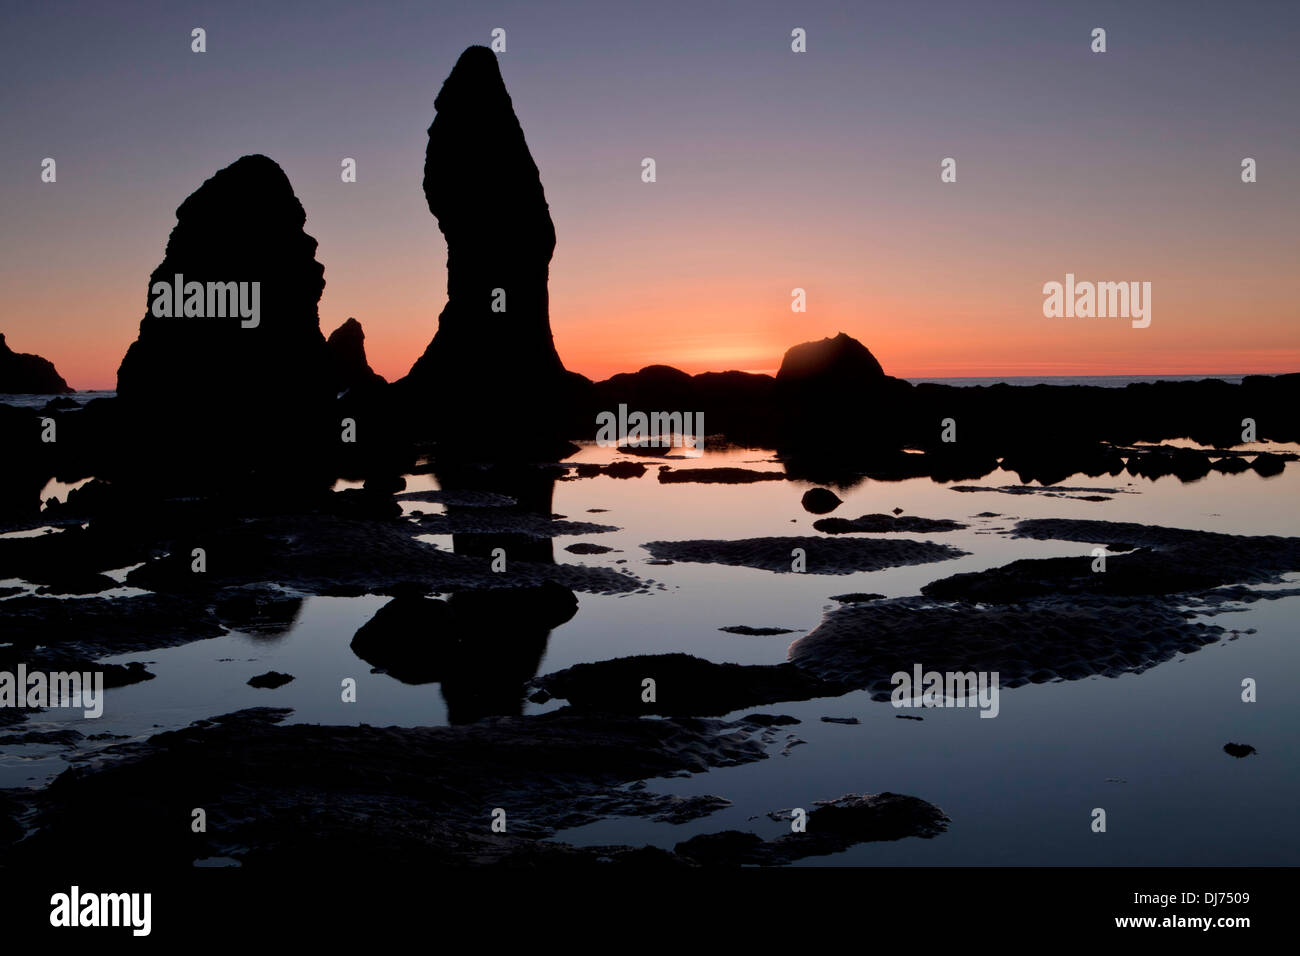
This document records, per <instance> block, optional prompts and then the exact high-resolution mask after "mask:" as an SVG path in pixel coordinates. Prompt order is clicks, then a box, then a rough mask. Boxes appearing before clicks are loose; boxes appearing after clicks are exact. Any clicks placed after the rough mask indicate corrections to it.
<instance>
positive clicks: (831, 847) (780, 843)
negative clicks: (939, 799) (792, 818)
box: [673, 792, 951, 866]
mask: <svg viewBox="0 0 1300 956" xmlns="http://www.w3.org/2000/svg"><path fill="white" fill-rule="evenodd" d="M817 804H818V805H817V809H815V810H812V811H811V812H810V813H809V814H808V821H807V825H808V828H807V830H806V831H805V832H803V833H787V834H785V835H783V836H779V837H777V838H776V839H774V840H764V839H763V838H762V837H760V836H758V835H757V834H754V833H745V832H742V831H739V830H725V831H723V832H721V833H706V834H701V835H699V836H695V837H692V838H691V839H689V840H684V841H683V842H681V843H679V844H677V846H675V847H674V848H673V851H674V852H675V853H677V854H678V855H679V856H683V857H686V858H687V859H689V860H692V861H693V862H696V863H700V864H704V865H712V866H740V865H742V864H758V865H761V866H777V865H782V864H786V863H791V862H793V861H795V860H801V859H805V858H807V857H810V856H826V855H829V854H832V853H839V852H841V851H843V850H847V849H848V848H849V847H851V846H856V845H857V844H860V843H873V842H879V841H887V840H902V839H904V838H906V837H919V838H921V839H931V838H933V837H936V836H938V835H940V834H941V833H943V832H944V831H946V830H947V829H948V824H949V823H950V822H951V821H950V820H949V819H948V816H947V814H945V813H944V812H943V811H942V810H940V809H939V808H938V807H936V806H935V805H934V804H931V803H927V802H926V801H924V800H921V799H920V798H918V797H912V796H907V795H905V794H900V793H888V792H886V793H866V794H861V795H859V794H845V795H844V796H842V797H840V798H839V799H838V800H821V801H817Z"/></svg>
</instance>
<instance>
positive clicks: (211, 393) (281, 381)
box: [117, 156, 338, 493]
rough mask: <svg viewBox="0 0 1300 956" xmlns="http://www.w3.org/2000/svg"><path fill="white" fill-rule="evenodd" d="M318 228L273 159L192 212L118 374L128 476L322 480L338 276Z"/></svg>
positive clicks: (174, 480) (238, 170) (194, 202)
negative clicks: (329, 284)
mask: <svg viewBox="0 0 1300 956" xmlns="http://www.w3.org/2000/svg"><path fill="white" fill-rule="evenodd" d="M305 222H306V214H305V212H304V211H303V207H302V204H301V203H300V202H299V201H298V199H297V197H296V196H295V195H294V192H293V187H292V186H291V185H290V184H289V179H288V177H287V176H286V175H285V174H284V171H283V170H282V169H281V168H280V167H279V166H278V165H276V163H275V162H273V161H272V160H271V159H269V158H267V157H266V156H244V157H242V158H241V159H239V160H237V161H235V162H234V163H232V164H231V165H229V166H227V167H226V168H225V169H222V170H220V171H219V172H217V173H216V175H214V176H213V177H212V178H211V179H209V180H207V181H206V182H205V183H203V185H202V186H200V187H199V188H198V189H197V190H196V191H195V192H194V193H193V194H192V195H191V196H190V197H189V198H187V199H186V200H185V201H184V202H183V203H181V205H180V208H178V209H177V210H176V226H175V228H174V229H172V233H171V236H170V238H169V239H168V241H167V250H166V254H165V256H164V258H163V261H162V263H161V264H160V265H159V266H158V268H156V269H155V270H154V271H153V274H152V275H151V276H150V277H149V290H148V291H149V296H148V305H147V311H146V314H145V317H144V319H143V320H142V321H141V322H140V334H139V337H138V338H137V339H136V341H135V342H134V343H133V344H132V345H131V347H130V349H129V350H128V351H127V353H126V357H125V358H124V359H123V360H122V364H121V367H120V368H119V369H118V373H117V393H118V398H119V402H120V405H121V414H122V419H123V426H124V427H123V428H122V440H123V443H124V447H123V448H122V451H123V455H122V456H121V461H120V463H119V471H120V472H122V473H138V474H139V476H140V477H141V478H142V479H144V480H148V481H152V482H157V486H158V487H162V488H168V487H173V486H174V490H177V491H179V490H182V489H183V490H185V491H194V490H199V491H201V490H204V488H205V487H207V488H211V489H223V490H224V489H227V488H230V489H231V490H235V491H238V490H239V486H240V484H241V483H242V480H243V479H245V478H248V477H250V476H256V478H257V479H258V480H259V481H260V480H262V479H265V478H267V477H269V476H271V475H274V476H276V478H277V480H278V481H284V480H290V479H289V477H288V476H290V475H292V476H293V477H292V481H293V482H294V483H298V484H301V482H302V481H304V480H311V481H320V480H323V479H322V478H321V476H320V475H319V474H316V472H317V471H318V468H317V467H316V464H315V463H316V462H317V460H318V459H320V458H321V457H322V456H323V454H324V453H325V450H326V448H327V447H328V446H327V442H328V441H329V437H330V431H331V425H330V422H329V421H328V417H329V409H330V404H331V402H332V400H333V398H334V394H335V393H334V391H333V381H332V379H333V366H332V361H331V354H330V350H329V349H328V347H327V346H326V344H325V338H324V336H323V335H321V331H320V320H319V316H318V313H317V303H318V302H319V300H320V297H321V293H322V291H323V290H324V288H325V279H324V272H325V270H324V267H323V266H322V265H321V264H320V263H319V262H317V261H316V259H315V253H316V240H315V239H313V238H312V237H311V236H309V235H307V234H306V233H305V232H304V231H303V225H304V223H305ZM178 276H179V277H180V278H177V277H178ZM177 291H179V292H180V295H179V296H178V295H176V292H177ZM178 300H179V301H178ZM334 424H337V423H334ZM333 438H334V440H335V441H337V440H338V435H337V433H335V434H334V435H333ZM164 478H165V479H166V480H162V479H164ZM232 481H233V486H232V484H231V483H232ZM262 484H263V491H264V492H267V493H269V492H271V491H272V490H273V489H272V488H270V487H269V486H268V485H269V483H267V482H265V481H262Z"/></svg>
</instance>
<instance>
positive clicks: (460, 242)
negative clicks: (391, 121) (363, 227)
mask: <svg viewBox="0 0 1300 956" xmlns="http://www.w3.org/2000/svg"><path fill="white" fill-rule="evenodd" d="M434 108H435V109H436V110H437V116H436V117H435V118H434V121H433V125H432V126H430V127H429V146H428V151H427V153H426V155H425V164H424V194H425V197H426V198H427V200H428V203H429V210H430V212H432V213H433V214H434V215H435V216H436V217H437V218H438V228H439V229H441V230H442V233H443V235H444V236H445V237H446V240H447V305H446V307H445V308H444V309H443V310H442V314H441V315H440V316H439V317H438V331H437V334H436V335H435V336H434V338H433V341H432V342H431V343H430V344H429V347H428V348H427V349H426V350H425V352H424V354H423V355H422V356H421V357H420V359H419V360H418V361H417V362H416V363H415V365H414V366H413V367H412V368H411V371H410V373H409V374H408V375H407V376H406V378H404V379H402V380H401V382H400V383H398V384H399V386H400V387H399V392H400V393H401V394H402V395H403V398H404V399H405V400H407V401H408V402H410V403H411V404H412V405H414V406H416V410H414V414H415V415H417V416H420V418H422V421H420V424H422V425H425V426H432V428H434V429H436V433H437V435H438V437H439V438H440V439H442V440H444V441H445V442H447V443H448V444H450V445H453V446H457V447H462V448H472V449H474V450H476V451H485V450H490V449H491V448H492V447H493V446H494V444H495V443H499V442H501V441H502V439H503V438H505V437H507V436H510V437H511V442H512V445H514V447H515V449H516V450H517V449H518V445H517V444H516V443H517V442H518V440H519V438H520V433H521V431H525V430H526V431H528V432H529V433H531V434H532V435H533V437H538V438H540V437H542V436H539V435H536V432H537V430H538V429H539V428H541V429H553V428H554V425H555V416H556V415H557V414H558V413H559V412H560V410H561V409H562V407H563V405H564V402H565V396H566V395H567V392H568V390H569V389H570V388H571V387H572V386H573V382H572V380H571V378H570V376H569V375H568V373H566V371H565V369H564V366H563V364H562V363H561V361H560V357H559V354H558V353H557V352H556V350H555V343H554V341H553V339H552V336H551V326H550V318H549V311H548V309H549V299H548V293H547V277H548V273H549V269H550V261H551V253H552V251H553V250H554V248H555V228H554V226H553V225H552V223H551V216H550V211H549V208H548V206H547V203H546V195H545V193H544V192H543V190H542V184H541V180H540V178H539V174H538V171H537V165H536V164H535V163H534V162H533V158H532V156H531V154H530V153H529V151H528V144H527V143H526V142H525V141H524V134H523V130H522V129H521V128H520V126H519V120H518V119H517V118H516V117H515V113H514V108H513V106H512V104H511V101H510V95H509V94H508V93H507V92H506V88H505V83H504V82H503V81H502V79H501V72H500V70H499V69H498V68H497V60H496V55H495V54H494V53H493V52H492V51H491V50H489V49H487V48H486V47H481V46H475V47H470V48H469V49H467V50H466V51H465V52H464V53H463V54H461V57H460V59H459V60H458V61H457V63H456V66H455V68H454V69H453V70H452V72H451V75H450V76H449V77H448V78H447V81H446V82H445V83H444V84H443V87H442V90H441V92H440V93H439V94H438V97H437V99H436V100H434ZM521 419H526V422H527V424H526V425H525V428H524V429H521V428H520V425H521Z"/></svg>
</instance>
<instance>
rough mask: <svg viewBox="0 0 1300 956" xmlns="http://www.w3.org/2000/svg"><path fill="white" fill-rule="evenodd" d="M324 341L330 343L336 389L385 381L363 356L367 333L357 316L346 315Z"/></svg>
mask: <svg viewBox="0 0 1300 956" xmlns="http://www.w3.org/2000/svg"><path fill="white" fill-rule="evenodd" d="M325 341H326V344H328V345H329V347H330V359H331V361H332V363H333V368H334V378H333V381H334V388H335V390H337V391H339V392H348V391H353V390H356V391H362V392H364V391H367V390H370V389H376V388H383V387H384V386H385V385H386V384H388V383H387V382H386V381H385V380H384V377H383V376H382V375H380V374H379V373H378V372H376V371H375V370H374V369H372V368H371V367H370V362H369V361H367V359H366V333H365V330H364V329H362V328H361V323H360V322H358V321H357V320H356V319H352V318H350V319H348V320H347V321H346V322H344V323H343V324H342V325H340V326H339V327H338V328H337V329H335V330H334V331H333V332H331V333H330V337H329V338H328V339H326V340H325Z"/></svg>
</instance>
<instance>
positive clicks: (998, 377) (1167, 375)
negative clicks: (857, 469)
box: [14, 362, 1300, 394]
mask: <svg viewBox="0 0 1300 956" xmlns="http://www.w3.org/2000/svg"><path fill="white" fill-rule="evenodd" d="M666 364H667V363H664V362H651V363H650V364H649V365H642V366H641V367H640V368H638V369H635V370H633V371H631V372H615V373H613V375H635V374H636V373H637V372H639V371H641V369H644V368H651V367H654V366H664V365H666ZM668 367H669V368H676V366H668ZM569 371H574V370H573V369H570V370H569ZM709 371H711V372H713V373H714V374H725V373H727V372H741V373H743V374H746V375H770V376H772V377H774V378H775V377H776V373H777V369H737V368H731V369H711V370H709ZM1297 372H1300V369H1294V370H1292V371H1289V372H1283V371H1273V372H1240V371H1238V372H1070V373H1062V372H1048V373H1038V374H1035V373H1032V372H1015V373H1009V374H992V375H951V374H949V375H943V374H939V375H918V374H911V375H890V377H891V378H898V379H902V380H904V381H911V380H913V379H971V380H976V379H979V380H988V381H1005V380H1008V379H1017V378H1155V379H1172V378H1197V379H1205V378H1211V379H1215V378H1244V377H1246V376H1247V375H1295V374H1296V373H1297ZM579 374H584V373H579ZM686 374H688V375H691V376H692V377H694V376H695V375H704V374H707V373H706V372H687V373H686ZM886 374H889V373H886ZM613 375H607V376H605V378H591V376H589V375H587V376H585V377H586V378H589V379H591V381H593V382H603V381H606V380H608V379H609V378H612V377H613ZM403 377H405V376H404V375H402V376H398V378H403ZM386 381H387V382H388V383H389V384H390V385H391V384H392V383H393V382H395V381H397V379H396V378H394V379H386ZM72 390H73V392H74V393H76V392H116V391H117V383H114V384H113V385H112V386H108V387H90V388H76V387H73V389H72ZM14 394H18V393H14Z"/></svg>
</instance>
